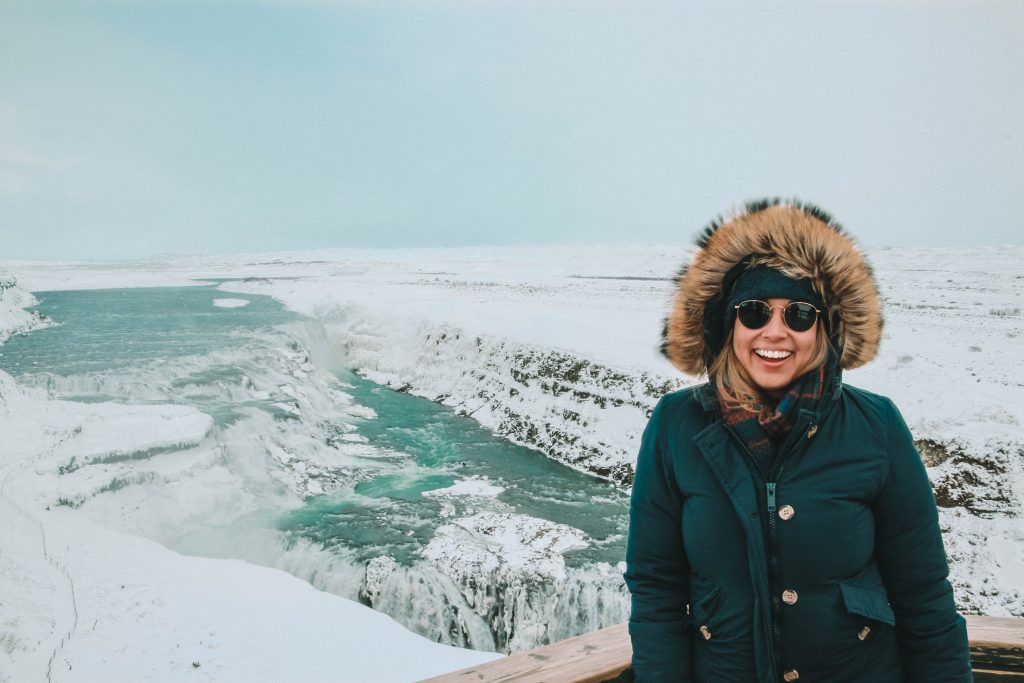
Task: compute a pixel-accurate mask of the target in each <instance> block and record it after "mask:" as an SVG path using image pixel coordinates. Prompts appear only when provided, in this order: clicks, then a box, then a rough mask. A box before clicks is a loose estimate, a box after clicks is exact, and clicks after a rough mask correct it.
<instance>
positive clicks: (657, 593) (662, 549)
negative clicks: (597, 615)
mask: <svg viewBox="0 0 1024 683" xmlns="http://www.w3.org/2000/svg"><path fill="white" fill-rule="evenodd" d="M664 404H665V400H664V399H662V401H661V402H659V403H658V405H657V406H656V407H655V409H654V412H653V413H652V414H651V419H650V421H649V422H648V423H647V428H646V429H645V430H644V434H643V438H642V440H641V444H640V453H639V455H638V456H637V462H636V475H635V478H634V480H633V494H632V499H631V502H630V513H629V541H628V544H627V549H626V573H625V579H626V584H627V585H628V586H629V590H630V593H631V594H632V612H631V614H630V617H629V635H630V638H631V640H632V643H633V675H634V677H635V679H636V681H637V683H661V682H665V683H668V682H669V681H671V682H672V683H681V682H688V681H690V639H689V634H688V632H687V627H688V621H689V617H688V616H687V612H686V604H687V601H688V598H689V573H690V567H689V563H688V561H687V558H686V551H685V549H684V548H683V538H682V510H683V499H682V495H681V493H680V491H679V489H678V486H677V485H676V481H675V477H674V474H673V470H672V463H671V459H670V458H669V454H668V452H667V450H666V448H665V443H664V428H663V427H664V425H663V420H664V412H665V411H664Z"/></svg>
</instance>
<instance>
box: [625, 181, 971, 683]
mask: <svg viewBox="0 0 1024 683" xmlns="http://www.w3.org/2000/svg"><path fill="white" fill-rule="evenodd" d="M699 246H700V250H699V251H698V253H697V255H696V256H695V258H694V260H693V262H692V263H691V264H690V265H689V266H688V267H687V268H686V269H685V270H684V271H683V273H682V274H681V276H680V278H679V283H678V290H677V293H676V299H675V302H674V304H673V308H672V311H671V312H670V314H669V318H668V322H667V325H666V329H665V343H664V346H663V349H664V351H665V354H666V355H667V356H668V357H669V359H670V360H671V361H672V362H673V363H674V364H675V365H676V366H677V367H678V368H680V369H681V370H683V371H685V372H688V373H691V374H706V375H707V376H708V380H709V381H708V383H706V384H703V385H700V386H697V387H691V388H687V389H683V390H680V391H677V392H675V393H672V394H669V395H668V396H665V397H664V398H662V400H661V401H660V402H659V403H658V405H657V407H656V408H655V409H654V412H653V414H652V415H651V419H650V422H649V423H648V426H647V429H646V430H645V432H644V436H643V441H642V444H641V447H640V453H639V456H638V458H637V464H636V477H635V480H634V486H633V495H632V503H631V510H630V531H629V544H628V549H627V551H626V561H627V570H626V582H627V584H628V585H629V588H630V591H631V592H632V612H631V615H630V621H629V631H630V635H631V637H632V642H633V671H634V674H635V676H636V679H637V680H638V681H640V682H641V683H649V682H651V681H665V682H666V683H667V682H668V681H675V682H678V681H688V682H693V683H707V682H710V681H714V682H715V683H722V682H726V683H750V682H751V681H756V682H757V683H777V682H778V681H797V680H815V681H840V680H842V681H847V682H848V683H860V682H862V681H863V682H867V681H886V682H887V683H889V682H892V683H902V682H914V683H924V682H925V681H928V682H935V681H946V682H961V683H966V682H967V681H970V680H971V672H970V664H969V661H968V649H967V635H966V630H965V626H964V620H963V618H962V617H960V616H959V615H958V614H957V612H956V608H955V605H954V603H953V592H952V589H951V587H950V585H949V582H948V581H947V578H946V577H947V575H948V573H949V570H948V566H947V564H946V556H945V551H944V549H943V545H942V538H941V535H940V533H939V525H938V516H937V512H936V507H935V499H934V497H933V495H932V491H931V485H930V483H929V481H928V476H927V474H926V472H925V468H924V465H923V464H922V462H921V458H920V456H919V455H918V453H917V451H916V450H915V449H914V445H913V440H912V438H911V435H910V432H909V430H908V429H907V426H906V424H905V423H904V422H903V418H902V417H901V416H900V414H899V411H898V410H897V409H896V407H895V406H894V405H893V404H892V402H891V401H890V400H889V399H887V398H885V397H882V396H878V395H875V394H871V393H869V392H866V391H863V390H860V389H855V388H854V387H850V386H847V385H845V384H843V383H842V380H841V377H842V370H843V369H848V368H854V367H858V366H860V365H863V364H864V363H866V362H868V361H869V360H871V359H872V358H873V357H874V355H875V352H876V350H877V347H878V342H879V338H880V336H881V328H882V317H881V310H880V306H879V302H878V293H877V289H876V286H875V282H874V279H873V277H872V275H871V270H870V268H869V267H868V265H867V263H866V262H865V260H864V258H863V256H862V255H861V253H860V251H859V250H858V249H857V247H856V246H855V245H854V243H853V242H852V240H851V239H850V238H849V237H847V236H846V235H845V234H844V232H843V231H842V229H841V228H840V226H839V225H838V224H837V223H835V222H834V221H833V220H832V218H831V217H830V216H829V215H828V214H826V213H825V212H824V211H821V210H820V209H818V208H816V207H813V206H810V205H807V204H802V203H799V202H796V201H781V200H777V199H776V200H762V201H759V202H752V203H750V204H748V205H747V206H746V207H745V208H744V210H743V211H741V212H740V213H739V214H738V215H737V216H734V217H732V218H730V219H728V220H721V221H717V222H715V223H713V224H712V225H711V227H710V228H709V229H708V230H707V231H706V232H705V234H704V237H703V238H702V240H701V242H700V245H699Z"/></svg>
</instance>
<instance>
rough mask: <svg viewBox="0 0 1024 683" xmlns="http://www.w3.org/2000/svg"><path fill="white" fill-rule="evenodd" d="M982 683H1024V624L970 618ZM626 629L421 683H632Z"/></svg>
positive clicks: (623, 626)
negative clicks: (1017, 682)
mask: <svg viewBox="0 0 1024 683" xmlns="http://www.w3.org/2000/svg"><path fill="white" fill-rule="evenodd" d="M966 619H967V635H968V638H969V639H970V643H971V662H972V664H973V665H974V667H975V677H974V680H975V682H976V683H1014V682H1016V681H1020V682H1021V683H1024V619H1004V618H1000V617H979V616H967V617H966ZM632 657H633V647H632V645H631V644H630V642H629V632H628V630H627V627H626V624H619V625H618V626H612V627H611V628H605V629H601V630H600V631H594V632H593V633H587V634H584V635H582V636H577V637H576V638H570V639H568V640H563V641H561V642H559V643H553V644H551V645H545V646H544V647H539V648H536V649H534V650H528V651H526V652H519V653H517V654H514V655H510V656H508V657H506V658H504V659H499V660H496V661H493V662H489V663H487V664H482V665H480V666H475V667H469V668H467V669H462V670H461V671H455V672H453V673H450V674H444V675H441V676H437V677H436V678H430V679H427V680H426V681H422V682H421V683H471V682H472V683H483V682H487V683H491V682H494V683H554V682H556V681H557V683H611V682H613V681H614V682H616V683H627V682H628V681H632V680H633V676H632V673H631V671H630V660H631V659H632Z"/></svg>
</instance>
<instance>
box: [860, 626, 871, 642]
mask: <svg viewBox="0 0 1024 683" xmlns="http://www.w3.org/2000/svg"><path fill="white" fill-rule="evenodd" d="M869 633H871V627H870V626H865V627H864V628H862V629H861V630H860V633H858V634H857V638H858V639H859V640H866V639H867V637H868V634H869Z"/></svg>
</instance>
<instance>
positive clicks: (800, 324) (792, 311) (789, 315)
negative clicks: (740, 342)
mask: <svg viewBox="0 0 1024 683" xmlns="http://www.w3.org/2000/svg"><path fill="white" fill-rule="evenodd" d="M735 308H736V317H738V318H739V319H740V323H742V324H743V327H746V328H747V329H750V330H759V329H761V328H762V327H764V326H765V325H767V324H768V321H769V320H771V319H772V311H773V310H775V309H776V308H781V309H782V319H783V320H784V321H785V323H786V327H788V328H789V329H791V330H793V331H794V332H806V331H807V330H809V329H811V328H812V327H814V323H815V322H817V320H818V314H819V313H821V311H819V310H818V309H817V308H815V307H814V306H812V305H811V304H808V303H804V302H803V301H793V302H791V303H788V304H786V305H785V306H769V305H768V302H767V301H759V300H758V299H748V300H747V301H744V302H742V303H740V304H737V305H736V307H735Z"/></svg>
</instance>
